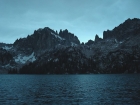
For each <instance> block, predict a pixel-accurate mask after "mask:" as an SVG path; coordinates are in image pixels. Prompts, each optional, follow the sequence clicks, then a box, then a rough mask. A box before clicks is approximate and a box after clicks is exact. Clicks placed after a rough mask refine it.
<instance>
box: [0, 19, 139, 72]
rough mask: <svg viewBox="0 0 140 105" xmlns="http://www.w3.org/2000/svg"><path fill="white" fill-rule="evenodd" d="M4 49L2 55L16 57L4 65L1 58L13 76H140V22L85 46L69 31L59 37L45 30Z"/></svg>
mask: <svg viewBox="0 0 140 105" xmlns="http://www.w3.org/2000/svg"><path fill="white" fill-rule="evenodd" d="M0 46H1V51H0V54H3V53H1V52H4V53H8V54H9V55H12V56H10V58H8V57H7V56H6V58H4V63H2V59H3V58H1V63H0V67H1V70H4V69H5V68H6V70H9V71H10V72H9V73H23V74H76V73H84V74H85V73H140V66H139V63H140V47H139V46H140V19H137V18H134V19H128V20H126V21H125V22H124V23H122V24H120V25H119V26H118V27H115V28H114V29H113V30H107V31H104V32H103V39H101V38H99V36H98V35H96V36H95V40H94V41H93V40H89V41H88V42H87V43H85V44H84V43H82V44H80V41H79V39H78V38H77V37H76V36H75V35H74V34H72V33H70V32H68V30H67V29H66V30H63V31H62V30H60V32H59V33H58V32H57V31H54V30H52V29H50V28H48V27H45V28H43V29H38V30H35V31H34V33H33V34H32V35H28V36H27V37H26V38H20V39H17V40H16V41H15V42H14V43H13V44H12V45H10V46H9V45H6V44H0ZM7 59H8V60H7ZM11 62H12V63H11ZM7 65H8V66H7ZM12 71H13V72H12ZM15 71H17V72H15Z"/></svg>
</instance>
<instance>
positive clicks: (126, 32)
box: [103, 18, 140, 41]
mask: <svg viewBox="0 0 140 105" xmlns="http://www.w3.org/2000/svg"><path fill="white" fill-rule="evenodd" d="M137 35H140V19H137V18H134V19H127V20H126V21H125V22H124V23H122V24H120V25H119V26H118V27H115V28H114V29H113V30H107V31H104V32H103V39H111V38H115V39H117V40H118V41H123V40H124V39H126V38H129V37H133V36H137Z"/></svg>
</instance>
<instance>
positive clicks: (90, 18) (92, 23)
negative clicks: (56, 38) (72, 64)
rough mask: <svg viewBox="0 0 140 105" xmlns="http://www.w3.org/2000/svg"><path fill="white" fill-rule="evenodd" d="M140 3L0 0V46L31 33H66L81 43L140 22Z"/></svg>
mask: <svg viewBox="0 0 140 105" xmlns="http://www.w3.org/2000/svg"><path fill="white" fill-rule="evenodd" d="M139 4H140V0H0V42H6V43H13V42H14V41H15V40H16V39H17V38H20V37H26V36H27V35H28V34H32V33H33V31H34V30H36V29H38V28H43V27H50V28H52V29H54V30H58V31H59V29H68V30H69V31H70V32H72V33H74V34H75V35H77V36H78V37H79V39H80V41H81V42H82V41H83V42H86V41H88V40H89V39H93V40H94V36H95V35H96V34H98V35H99V36H100V37H102V32H103V31H104V30H107V29H113V28H114V27H115V26H117V25H119V24H120V23H122V22H124V21H125V20H126V19H128V18H134V17H136V18H140V14H139V10H140V6H139Z"/></svg>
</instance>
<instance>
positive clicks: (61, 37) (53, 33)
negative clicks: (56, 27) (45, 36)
mask: <svg viewBox="0 0 140 105" xmlns="http://www.w3.org/2000/svg"><path fill="white" fill-rule="evenodd" d="M51 34H52V35H54V36H55V37H56V38H59V39H60V40H65V39H64V38H62V37H60V36H58V35H57V34H54V33H52V32H51Z"/></svg>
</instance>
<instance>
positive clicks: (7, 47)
mask: <svg viewBox="0 0 140 105" xmlns="http://www.w3.org/2000/svg"><path fill="white" fill-rule="evenodd" d="M12 47H13V46H11V47H9V46H4V47H2V48H3V49H5V50H10V49H11V48H12Z"/></svg>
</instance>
